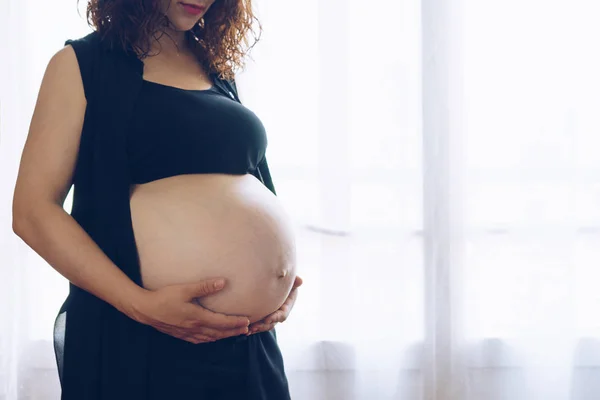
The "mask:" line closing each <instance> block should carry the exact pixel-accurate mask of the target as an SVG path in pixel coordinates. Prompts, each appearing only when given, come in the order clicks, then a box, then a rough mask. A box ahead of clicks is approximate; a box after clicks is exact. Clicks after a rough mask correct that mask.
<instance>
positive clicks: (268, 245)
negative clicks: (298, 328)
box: [13, 0, 302, 400]
mask: <svg viewBox="0 0 600 400" xmlns="http://www.w3.org/2000/svg"><path fill="white" fill-rule="evenodd" d="M87 9H88V20H89V21H90V24H91V25H92V27H93V28H94V32H93V33H91V34H89V35H87V36H85V37H83V38H80V39H77V40H69V41H67V43H66V44H67V45H66V46H65V47H64V48H63V49H61V50H60V51H58V52H57V53H56V54H55V55H54V56H53V57H52V59H51V61H50V63H49V65H48V67H47V69H46V73H45V75H44V78H43V81H42V85H41V87H40V92H39V95H38V100H37V103H36V107H35V110H34V114H33V118H32V121H31V126H30V130H29V135H28V138H27V141H26V144H25V147H24V150H23V155H22V159H21V166H20V170H19V176H18V179H17V185H16V188H15V194H14V200H13V229H14V231H15V232H16V233H17V234H18V235H19V236H20V237H21V238H22V239H23V240H24V241H25V242H26V243H27V244H28V245H29V246H30V247H31V248H32V249H34V250H35V251H36V252H37V253H38V254H40V255H41V256H42V257H43V258H44V259H45V260H47V261H48V263H49V264H50V265H51V266H52V267H54V268H55V269H56V270H57V271H58V272H59V273H60V274H62V275H63V276H65V277H66V278H67V279H68V280H69V281H70V285H69V288H70V290H69V296H68V297H67V299H66V300H65V302H64V304H63V305H62V307H61V309H60V311H59V313H58V315H57V318H56V323H55V327H54V338H55V341H54V342H55V351H56V358H57V366H58V370H59V378H60V382H61V388H62V397H61V398H62V399H63V400H88V399H92V400H119V399H127V400H136V399H140V400H142V399H144V400H145V399H151V400H154V399H156V400H158V399H161V400H171V399H172V400H179V399H202V400H203V399H210V400H219V399H242V398H244V399H251V400H253V399H257V400H258V399H263V400H285V399H289V398H290V395H289V389H288V382H287V378H286V374H285V369H284V363H283V358H282V354H281V352H280V349H279V347H278V344H277V339H276V334H275V329H274V326H275V324H277V323H279V322H283V321H285V320H286V319H287V317H288V316H289V313H290V311H291V309H292V308H293V306H294V302H295V300H296V296H297V292H298V287H299V286H300V285H301V284H302V279H300V277H299V276H297V268H296V248H295V240H294V237H293V232H292V226H291V221H290V218H289V216H288V215H287V213H286V212H285V210H284V209H283V207H282V205H281V204H280V203H279V201H278V199H277V196H276V192H275V188H274V185H273V181H272V178H271V174H270V171H269V167H268V164H267V159H266V156H265V154H266V148H267V136H266V132H265V128H264V126H263V124H262V123H261V120H260V119H259V118H258V117H257V115H255V114H254V113H253V112H252V111H251V110H249V109H248V108H246V107H245V106H243V105H242V104H241V103H240V101H239V97H238V95H237V88H236V85H235V79H234V70H235V69H237V68H238V67H242V66H243V61H244V56H245V55H246V51H247V48H248V47H244V45H246V46H247V45H248V43H249V41H248V40H247V38H248V33H252V23H253V22H254V21H255V18H254V16H253V14H252V9H251V5H250V1H249V0H216V1H215V0H188V1H186V2H179V1H176V0H90V1H89V3H88V8H87ZM255 37H256V36H255ZM252 45H253V44H252ZM249 47H252V46H249ZM71 185H73V188H74V192H73V207H72V211H71V213H70V214H67V213H65V211H64V209H63V204H64V200H65V198H66V195H67V193H68V192H69V189H70V188H71Z"/></svg>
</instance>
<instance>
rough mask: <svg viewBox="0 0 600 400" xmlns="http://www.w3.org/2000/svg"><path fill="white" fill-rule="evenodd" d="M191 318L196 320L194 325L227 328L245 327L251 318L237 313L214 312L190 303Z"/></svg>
mask: <svg viewBox="0 0 600 400" xmlns="http://www.w3.org/2000/svg"><path fill="white" fill-rule="evenodd" d="M190 307H191V308H190V319H191V320H193V321H196V322H195V323H193V326H196V327H198V326H202V327H207V328H213V329H219V330H226V329H235V328H244V327H247V326H248V325H250V320H249V319H248V318H247V317H242V316H237V315H225V314H219V313H215V312H212V311H210V310H207V309H206V308H203V307H202V306H197V305H193V304H190Z"/></svg>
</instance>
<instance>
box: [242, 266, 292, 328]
mask: <svg viewBox="0 0 600 400" xmlns="http://www.w3.org/2000/svg"><path fill="white" fill-rule="evenodd" d="M301 285H302V278H300V277H299V276H296V279H295V280H294V285H293V286H292V290H291V291H290V294H289V295H288V298H287V299H286V300H285V301H284V302H283V305H282V306H281V307H280V308H279V310H277V311H275V312H274V313H272V314H269V315H267V316H266V317H265V318H263V319H261V320H260V321H256V322H254V323H252V324H250V326H249V327H248V333H247V335H252V334H253V333H259V332H268V331H270V330H271V329H273V328H274V327H275V325H276V324H277V323H279V322H283V321H285V320H286V319H287V318H288V316H289V315H290V312H291V311H292V308H294V303H295V302H296V297H298V288H299V287H300V286H301Z"/></svg>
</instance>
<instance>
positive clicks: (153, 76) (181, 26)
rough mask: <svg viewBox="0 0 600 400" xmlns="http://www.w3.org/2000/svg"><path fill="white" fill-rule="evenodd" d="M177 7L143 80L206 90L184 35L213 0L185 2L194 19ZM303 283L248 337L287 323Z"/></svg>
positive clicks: (166, 6)
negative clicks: (199, 8)
mask: <svg viewBox="0 0 600 400" xmlns="http://www.w3.org/2000/svg"><path fill="white" fill-rule="evenodd" d="M179 3H181V2H180V1H177V0H163V1H162V10H163V12H164V13H165V14H166V16H167V18H168V19H169V26H168V27H167V28H166V29H165V30H164V31H165V33H166V35H163V36H159V38H158V41H157V43H156V46H155V47H154V49H158V48H160V53H159V54H158V55H157V56H155V57H150V58H149V59H146V60H145V61H144V79H145V80H149V81H153V82H159V83H165V84H167V82H168V84H170V85H171V86H175V87H180V88H187V89H200V90H202V89H206V88H208V87H210V85H211V83H210V80H209V79H208V76H207V74H206V73H205V71H202V69H201V68H200V67H199V65H198V63H197V62H196V61H195V58H194V56H193V55H192V53H191V52H190V51H189V49H187V48H186V45H185V32H186V31H188V30H190V29H192V28H193V27H194V25H196V24H197V23H198V21H200V19H201V18H202V16H203V15H204V14H205V13H206V11H207V10H208V9H209V8H210V6H211V5H212V4H213V3H214V0H186V1H185V3H187V4H195V5H199V6H204V7H205V11H204V13H202V14H199V15H197V16H191V15H190V14H189V13H187V12H185V11H184V10H183V9H182V7H181V6H180V4H179ZM172 60H176V61H177V64H175V62H173V63H171V61H172ZM173 70H176V71H179V72H178V74H177V75H178V79H177V80H175V78H173V75H174V74H173ZM188 74H190V75H188ZM197 76H202V78H201V79H200V78H197ZM302 283H303V281H302V278H300V277H299V276H297V277H296V279H295V281H294V285H293V288H292V291H291V292H290V295H289V296H288V298H287V300H286V301H285V302H284V304H283V305H282V306H281V308H280V309H279V310H277V311H275V312H274V313H272V314H271V315H268V316H267V317H265V318H263V319H262V320H261V321H257V322H255V323H253V324H251V325H250V326H249V330H248V333H247V334H254V333H259V332H266V331H269V330H271V329H273V328H274V327H275V325H276V324H278V323H282V322H284V321H286V320H287V318H288V316H289V314H290V312H291V311H292V309H293V307H294V304H295V301H296V297H297V296H298V288H299V287H300V286H301V285H302Z"/></svg>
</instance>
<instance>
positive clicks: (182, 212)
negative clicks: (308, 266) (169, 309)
mask: <svg viewBox="0 0 600 400" xmlns="http://www.w3.org/2000/svg"><path fill="white" fill-rule="evenodd" d="M130 207H131V219H132V224H133V231H134V235H135V240H136V245H137V249H138V255H139V261H140V268H141V274H142V281H143V285H144V287H145V288H147V289H150V290H154V289H158V288H160V287H163V286H166V285H171V284H178V283H190V282H196V281H200V280H202V279H206V278H212V277H223V278H226V280H227V284H226V287H225V288H224V289H223V290H222V291H220V292H218V293H216V294H214V295H210V296H207V297H203V298H200V299H197V301H198V303H199V304H200V305H202V306H204V307H206V308H208V309H209V310H212V311H215V312H221V313H225V314H229V315H245V316H248V318H249V319H250V321H251V322H254V321H257V320H260V319H262V318H264V317H265V316H267V315H268V314H270V313H272V312H273V311H275V310H277V309H278V308H279V307H280V306H281V305H282V304H283V302H284V300H285V299H286V298H287V296H288V294H289V292H290V290H291V287H292V284H293V281H294V279H295V276H296V247H295V240H294V235H293V231H292V225H291V220H290V218H289V215H288V214H287V213H286V212H285V210H284V209H283V208H282V206H281V204H280V203H279V200H278V198H277V197H276V196H275V195H273V193H271V191H269V190H268V189H267V188H266V187H265V186H264V185H263V184H262V183H261V182H260V181H259V180H258V179H256V178H255V177H254V176H252V175H250V174H247V175H226V174H190V175H178V176H174V177H170V178H165V179H160V180H157V181H153V182H149V183H145V184H142V185H135V186H132V188H131V196H130Z"/></svg>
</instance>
